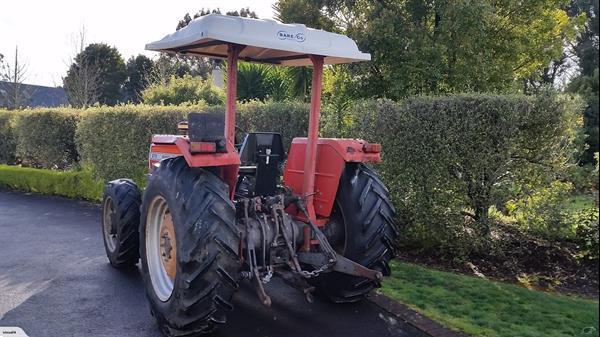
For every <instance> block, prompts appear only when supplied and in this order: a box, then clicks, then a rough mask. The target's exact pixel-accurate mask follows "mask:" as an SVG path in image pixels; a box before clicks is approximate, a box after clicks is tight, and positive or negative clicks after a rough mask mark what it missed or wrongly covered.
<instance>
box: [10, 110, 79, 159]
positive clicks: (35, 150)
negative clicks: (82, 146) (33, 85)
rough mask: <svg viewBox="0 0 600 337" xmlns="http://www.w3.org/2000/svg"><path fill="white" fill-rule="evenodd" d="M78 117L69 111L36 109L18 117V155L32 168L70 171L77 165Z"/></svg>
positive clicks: (15, 128)
mask: <svg viewBox="0 0 600 337" xmlns="http://www.w3.org/2000/svg"><path fill="white" fill-rule="evenodd" d="M77 119H78V114H77V112H76V111H73V110H69V109H48V110H46V109H36V110H25V111H21V112H18V113H15V117H14V130H15V134H16V139H17V148H16V154H17V157H18V158H19V160H20V161H21V162H22V163H24V164H26V165H29V166H34V167H41V168H61V169H62V168H67V167H69V166H71V165H73V164H74V163H75V162H77V149H76V148H75V137H74V136H75V128H76V125H77Z"/></svg>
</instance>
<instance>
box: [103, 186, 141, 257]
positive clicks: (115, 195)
mask: <svg viewBox="0 0 600 337" xmlns="http://www.w3.org/2000/svg"><path fill="white" fill-rule="evenodd" d="M141 201H142V197H141V194H140V190H139V189H138V187H137V186H136V185H135V183H134V182H133V181H131V180H129V179H118V180H113V181H111V182H109V183H108V184H106V187H105V188H104V197H103V198H102V234H103V235H102V236H103V238H104V248H105V250H106V256H107V257H108V260H109V261H110V264H111V265H112V266H113V267H115V268H124V267H129V266H132V265H135V264H136V263H137V261H138V259H139V246H138V242H139V237H138V228H139V225H140V204H141Z"/></svg>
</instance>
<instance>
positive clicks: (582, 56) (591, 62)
mask: <svg viewBox="0 0 600 337" xmlns="http://www.w3.org/2000/svg"><path fill="white" fill-rule="evenodd" d="M599 6H600V5H599V3H598V0H573V2H572V5H571V11H572V12H573V14H572V15H578V14H580V13H584V14H585V16H586V18H587V21H586V23H585V26H584V27H583V29H582V31H581V33H580V35H579V37H578V39H577V43H576V44H575V46H574V50H575V53H576V55H577V57H578V66H579V71H580V74H579V76H577V77H576V78H575V79H574V80H573V81H572V82H571V83H570V85H569V90H570V91H571V92H576V93H578V94H580V95H582V96H583V97H584V98H585V100H586V102H587V107H586V109H585V111H584V115H583V116H584V123H585V133H586V135H587V138H586V143H587V145H588V149H587V150H586V152H585V154H584V155H583V156H582V158H581V159H582V162H583V163H586V164H591V163H593V158H594V153H596V152H598V151H599V148H600V147H599V144H598V141H599V139H598V138H599V137H600V136H599V133H598V124H599V109H600V107H599V101H598V93H599V87H598V63H599V62H600V61H599V56H600V52H599V41H600V37H599V35H598V29H599V28H598V19H599V14H600V13H599V8H598V7H599Z"/></svg>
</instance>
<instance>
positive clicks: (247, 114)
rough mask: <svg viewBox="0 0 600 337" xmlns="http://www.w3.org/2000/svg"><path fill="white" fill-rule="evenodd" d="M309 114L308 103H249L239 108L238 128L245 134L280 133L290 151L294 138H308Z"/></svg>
mask: <svg viewBox="0 0 600 337" xmlns="http://www.w3.org/2000/svg"><path fill="white" fill-rule="evenodd" d="M308 114H309V105H308V104H306V103H301V102H295V101H287V102H269V103H262V102H257V101H255V102H249V103H246V104H241V105H239V106H238V116H237V118H238V119H237V126H238V127H239V129H240V130H243V131H245V132H252V131H273V132H279V133H281V136H282V138H283V145H284V146H285V148H286V149H289V145H290V144H291V142H292V139H293V138H294V137H306V132H307V130H308ZM238 135H240V134H239V133H238Z"/></svg>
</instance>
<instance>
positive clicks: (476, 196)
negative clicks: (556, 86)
mask: <svg viewBox="0 0 600 337" xmlns="http://www.w3.org/2000/svg"><path fill="white" fill-rule="evenodd" d="M578 104H579V102H578V101H576V100H572V99H570V98H568V97H563V96H553V95H542V96H539V97H527V96H519V95H515V96H500V95H458V96H449V97H438V98H431V97H420V98H414V99H410V100H406V101H404V102H402V103H400V104H396V103H394V102H391V101H388V100H378V101H365V102H361V103H359V104H357V105H355V106H354V107H353V108H352V109H350V110H349V111H348V113H347V115H346V116H345V117H344V119H343V121H344V122H343V125H344V128H345V130H342V131H343V133H344V134H346V135H349V136H351V137H360V138H364V139H366V140H368V141H374V142H380V143H381V144H382V146H383V153H382V156H383V163H382V164H380V165H378V167H377V168H378V170H379V172H380V173H381V175H382V176H383V179H384V181H385V182H386V185H387V186H388V187H389V188H390V192H391V194H392V200H393V201H394V203H395V205H396V209H397V210H398V212H399V216H400V222H403V223H407V224H409V226H407V227H406V229H407V230H406V231H405V238H406V239H407V242H408V243H410V242H415V243H416V245H417V246H418V247H425V248H428V247H437V248H439V247H444V246H446V247H448V249H451V250H455V249H458V248H459V247H456V245H457V242H458V241H457V238H469V240H467V242H466V244H468V245H469V246H470V247H472V246H474V244H475V243H476V242H473V241H472V240H471V239H470V238H480V239H481V238H483V239H485V238H486V237H487V236H488V234H489V232H490V230H491V228H490V225H491V221H490V219H489V218H488V213H489V209H490V207H491V206H493V205H503V204H504V203H505V202H506V201H507V200H508V199H509V198H510V197H511V196H513V194H514V193H515V192H514V186H515V185H522V184H525V183H528V184H537V185H543V184H545V183H546V181H547V180H548V176H549V175H550V176H551V175H553V174H554V173H555V172H559V171H561V170H564V163H565V162H567V161H568V158H570V156H571V153H572V146H571V145H572V143H573V141H574V139H575V136H576V133H577V130H576V127H577V125H578V124H577V122H576V120H577V111H578V110H577V109H578ZM452 253H454V252H452Z"/></svg>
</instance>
